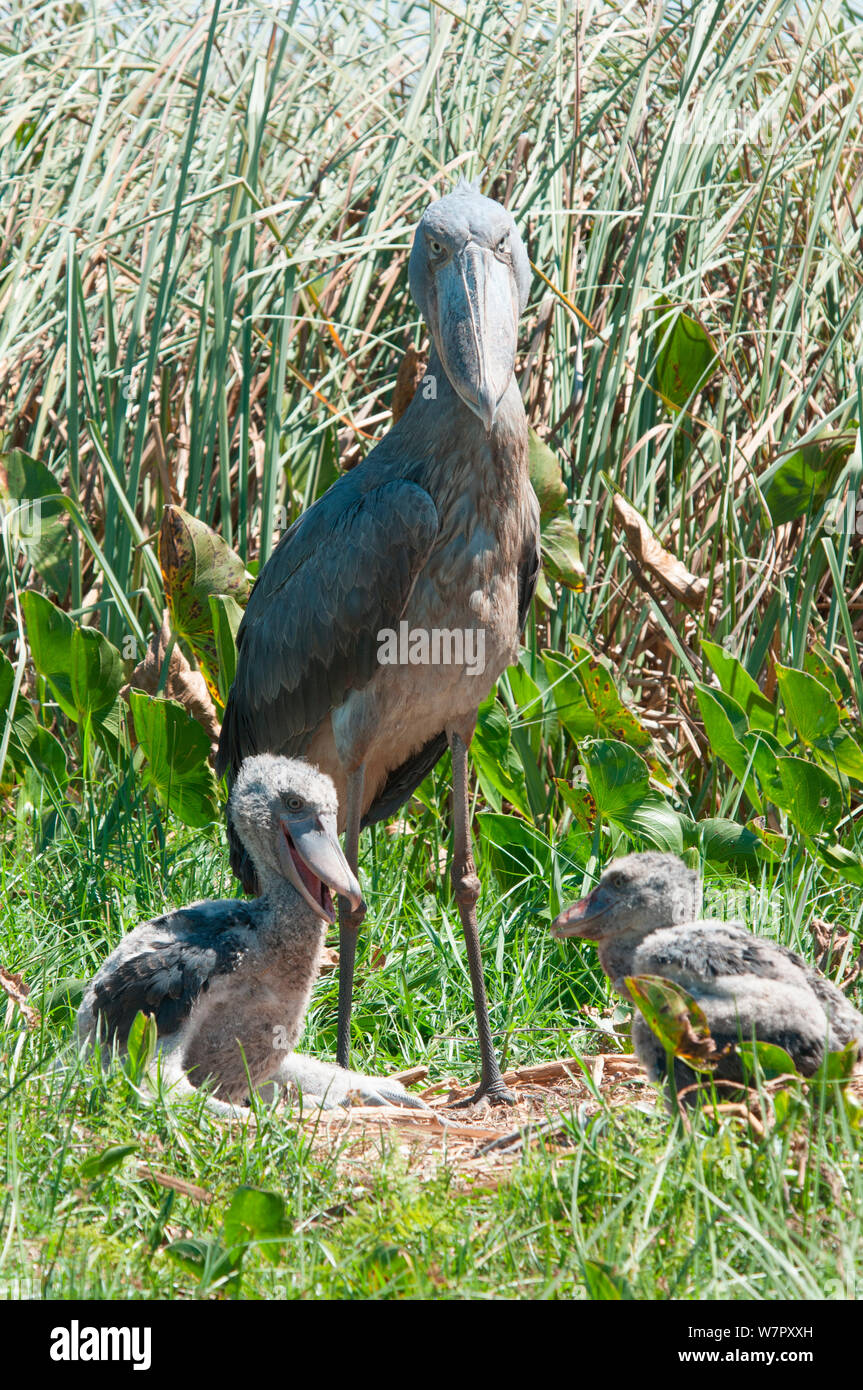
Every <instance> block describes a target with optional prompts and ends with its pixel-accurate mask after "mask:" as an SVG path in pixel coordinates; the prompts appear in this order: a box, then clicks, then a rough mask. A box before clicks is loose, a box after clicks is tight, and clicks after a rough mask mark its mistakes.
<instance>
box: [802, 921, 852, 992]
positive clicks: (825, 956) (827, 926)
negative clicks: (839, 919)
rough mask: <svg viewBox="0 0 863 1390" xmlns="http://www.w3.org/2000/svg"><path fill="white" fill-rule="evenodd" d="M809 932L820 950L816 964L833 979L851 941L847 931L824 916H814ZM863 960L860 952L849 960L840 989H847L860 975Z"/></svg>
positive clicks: (818, 950) (816, 947) (840, 982)
mask: <svg viewBox="0 0 863 1390" xmlns="http://www.w3.org/2000/svg"><path fill="white" fill-rule="evenodd" d="M809 934H810V936H811V937H812V940H813V942H814V944H815V949H816V951H817V952H818V954H817V957H816V960H815V964H816V965H817V967H818V969H819V970H820V971H821V972H822V974H824V975H829V976H830V978H831V979H832V978H833V976H834V974H835V973H836V970H837V969H838V967H839V964H840V963H841V960H842V957H843V956H844V954H845V952H846V950H847V948H848V945H849V943H850V941H851V937H850V936H849V934H848V932H847V931H841V930H840V929H839V928H838V927H834V926H832V924H831V923H830V922H826V921H825V920H824V918H823V917H813V918H812V920H811V922H810V923H809ZM860 969H861V962H860V955H859V953H858V955H857V959H856V960H849V962H848V964H847V966H846V967H845V973H844V975H843V976H842V979H841V981H839V982H838V983H839V988H840V989H847V988H848V986H849V985H850V984H853V983H854V981H855V980H856V979H858V977H859V975H860Z"/></svg>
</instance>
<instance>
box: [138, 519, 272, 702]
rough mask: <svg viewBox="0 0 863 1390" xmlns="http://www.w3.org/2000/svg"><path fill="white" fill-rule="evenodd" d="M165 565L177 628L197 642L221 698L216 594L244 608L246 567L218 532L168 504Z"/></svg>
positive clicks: (214, 693) (162, 549) (162, 547)
mask: <svg viewBox="0 0 863 1390" xmlns="http://www.w3.org/2000/svg"><path fill="white" fill-rule="evenodd" d="M159 563H160V565H161V569H162V578H163V580H164V583H165V596H166V598H167V600H168V607H169V609H170V612H171V621H172V624H173V627H174V631H175V632H178V633H179V634H180V636H181V637H183V638H184V639H185V640H186V641H187V642H188V643H189V645H190V646H191V648H192V650H193V651H194V653H195V657H196V659H197V661H198V663H199V665H200V667H201V670H202V672H203V674H204V679H205V680H206V682H207V686H208V688H209V691H210V695H211V697H212V698H213V699H214V700H217V699H218V698H219V654H218V647H217V643H216V638H215V636H214V635H213V624H212V618H211V616H210V595H211V594H225V595H227V596H229V597H230V598H233V599H234V600H235V602H236V603H238V604H239V606H240V607H241V608H244V607H245V606H246V602H247V600H248V597H249V590H250V588H251V585H250V583H249V578H248V575H247V573H246V568H245V566H244V564H243V562H242V560H241V559H240V557H239V555H236V554H235V553H234V551H233V550H231V548H230V546H229V545H227V544H226V542H225V541H224V540H223V539H222V537H221V536H220V535H219V534H218V533H217V532H216V531H214V530H213V529H212V528H211V527H209V526H207V524H206V523H205V522H203V521H199V520H198V519H197V517H193V516H190V515H189V513H188V512H184V511H182V510H181V508H179V507H166V508H165V511H164V514H163V517H162V527H161V530H160V532H159Z"/></svg>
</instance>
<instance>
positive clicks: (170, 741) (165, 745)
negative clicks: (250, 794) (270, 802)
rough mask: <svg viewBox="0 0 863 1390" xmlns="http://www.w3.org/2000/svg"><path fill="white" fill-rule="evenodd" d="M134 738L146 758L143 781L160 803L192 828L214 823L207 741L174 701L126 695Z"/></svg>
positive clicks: (140, 694) (214, 792)
mask: <svg viewBox="0 0 863 1390" xmlns="http://www.w3.org/2000/svg"><path fill="white" fill-rule="evenodd" d="M129 703H130V705H131V708H132V717H133V719H134V722H135V734H136V737H137V740H138V743H139V744H140V746H141V748H142V749H143V750H144V753H145V754H146V757H147V766H146V768H145V778H146V781H147V783H148V785H149V786H151V787H152V788H153V789H154V791H155V792H156V793H157V795H158V797H159V799H160V801H161V802H162V804H163V805H164V806H165V807H167V808H168V809H169V810H171V811H173V812H174V813H175V815H177V816H178V817H179V819H180V820H181V821H182V822H183V823H184V825H190V826H193V827H200V826H204V825H210V824H212V822H213V821H214V820H217V819H218V814H219V809H218V807H219V802H218V791H217V787H216V779H215V777H214V775H213V771H212V768H211V767H210V764H209V754H210V740H209V739H208V738H207V735H206V734H205V733H204V730H203V729H202V728H201V726H200V724H199V723H198V722H197V720H195V719H193V718H192V716H191V715H190V714H188V713H187V711H186V710H185V709H184V708H183V706H182V705H181V704H179V703H178V702H177V701H176V700H154V699H153V698H152V697H151V696H149V695H145V694H143V692H142V691H140V690H132V691H130V692H129Z"/></svg>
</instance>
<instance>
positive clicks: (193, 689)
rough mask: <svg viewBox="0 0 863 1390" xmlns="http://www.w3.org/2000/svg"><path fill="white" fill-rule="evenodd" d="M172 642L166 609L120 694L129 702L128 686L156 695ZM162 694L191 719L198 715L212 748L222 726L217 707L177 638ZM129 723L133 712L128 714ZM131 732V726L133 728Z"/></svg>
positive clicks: (129, 688) (216, 741)
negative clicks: (182, 708) (140, 659)
mask: <svg viewBox="0 0 863 1390" xmlns="http://www.w3.org/2000/svg"><path fill="white" fill-rule="evenodd" d="M170 642H171V625H170V621H169V618H168V610H167V609H165V612H164V613H163V614H162V626H161V629H160V630H159V632H154V633H153V636H152V637H151V639H150V645H149V646H148V648H147V651H146V655H145V656H144V659H143V661H139V662H138V665H137V666H136V667H135V669H134V671H133V672H132V678H131V680H130V681H129V684H128V685H124V686H123V689H122V690H121V691H120V694H121V695H122V696H123V699H124V700H126V701H127V702H128V699H129V691H130V690H143V691H144V693H145V694H146V695H155V694H156V693H157V692H158V690H159V678H160V676H161V674H162V667H163V665H164V662H165V653H166V652H167V650H168V647H169V645H170ZM163 694H164V696H165V699H167V700H177V701H178V702H179V703H180V704H181V705H182V706H183V707H184V708H185V709H186V710H188V712H189V714H191V716H192V718H193V719H197V721H198V723H199V724H200V725H201V728H202V729H203V730H204V733H205V734H206V735H207V737H208V738H209V740H210V742H211V744H212V745H213V748H214V750H215V746H216V745H217V744H218V742H219V733H220V731H221V726H220V724H219V720H218V717H217V715H216V707H215V705H214V704H213V701H212V700H211V699H210V692H209V690H208V689H207V684H206V681H205V680H204V677H203V676H202V675H201V673H200V671H194V670H193V669H192V667H191V666H190V665H189V663H188V661H187V660H186V657H185V656H184V654H183V651H182V648H181V647H180V644H179V642H175V643H174V647H173V650H172V652H171V656H170V659H169V661H168V673H167V680H166V682H165V687H164V691H163ZM128 717H129V721H130V724H131V719H132V716H131V714H130V715H129V716H128ZM132 732H133V736H134V729H133V730H132Z"/></svg>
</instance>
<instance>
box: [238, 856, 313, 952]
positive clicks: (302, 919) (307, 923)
mask: <svg viewBox="0 0 863 1390" xmlns="http://www.w3.org/2000/svg"><path fill="white" fill-rule="evenodd" d="M255 868H256V869H257V873H258V883H259V885H260V888H261V896H260V897H259V898H258V900H257V903H258V906H259V910H260V928H259V929H260V930H262V931H263V932H264V933H272V934H274V935H276V936H282V935H284V933H285V932H290V934H291V935H292V936H294V937H298V936H303V937H308V939H309V941H310V942H314V941H317V940H319V939H321V938H322V937H323V933H324V922H323V919H322V918H321V917H319V916H318V914H317V913H316V912H315V911H314V910H313V909H312V908H311V907H310V906H309V904H308V903H307V902H306V900H305V898H303V897H301V896H300V894H299V893H298V892H297V890H296V888H295V887H294V885H293V884H292V883H291V882H289V880H288V879H286V878H284V877H283V876H282V875H281V874H279V873H277V872H276V871H275V870H273V869H271V868H270V867H269V866H268V865H260V864H256V865H255Z"/></svg>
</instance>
